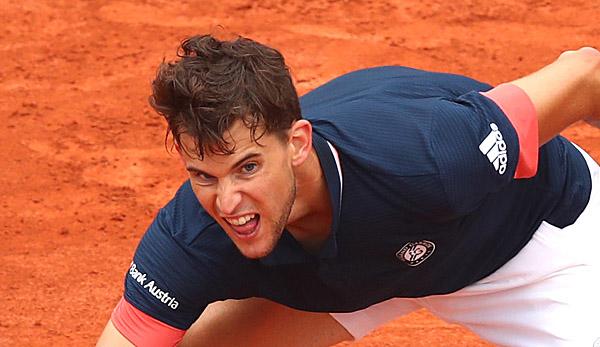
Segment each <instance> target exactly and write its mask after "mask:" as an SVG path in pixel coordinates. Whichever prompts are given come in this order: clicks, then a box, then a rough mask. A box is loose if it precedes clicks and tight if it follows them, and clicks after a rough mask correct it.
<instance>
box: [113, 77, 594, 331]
mask: <svg viewBox="0 0 600 347" xmlns="http://www.w3.org/2000/svg"><path fill="white" fill-rule="evenodd" d="M490 88H491V87H490V86H489V85H486V84H483V83H480V82H477V81H474V80H472V79H469V78H465V77H461V76H457V75H451V74H441V73H431V72H424V71H419V70H414V69H409V68H403V67H380V68H373V69H366V70H360V71H356V72H353V73H350V74H347V75H344V76H341V77H339V78H337V79H335V80H333V81H331V82H329V83H327V84H325V85H323V86H321V87H319V88H317V89H315V90H314V91H312V92H310V93H308V94H307V95H305V96H303V97H302V98H301V106H302V112H303V116H304V117H305V118H306V119H308V120H310V121H311V123H312V125H313V130H314V138H313V146H314V148H315V150H316V152H317V154H318V157H319V160H320V163H321V166H322V168H323V172H324V175H325V178H326V181H327V185H328V187H329V190H330V196H331V199H332V201H331V203H332V207H333V223H332V230H331V235H330V237H329V239H328V240H327V241H326V243H325V245H324V246H323V248H322V249H321V251H320V253H319V254H318V255H316V256H313V255H310V254H308V253H307V252H305V251H304V250H303V248H302V247H301V246H300V245H299V244H298V243H297V242H296V240H295V239H294V238H293V237H292V236H291V234H290V233H288V232H287V231H284V233H283V236H282V238H281V240H280V241H279V243H278V244H277V246H276V248H275V249H274V251H273V252H272V253H271V254H269V255H268V256H266V257H264V258H262V259H259V260H250V259H246V258H244V257H243V256H242V255H241V254H240V253H239V251H238V250H237V249H236V247H235V246H234V244H233V243H232V242H231V241H230V240H229V238H228V237H227V235H226V234H225V232H224V231H223V230H221V228H220V227H219V225H218V224H217V223H216V222H215V221H214V220H212V218H211V217H210V216H209V215H208V214H207V213H206V212H205V211H204V210H203V209H202V207H201V206H200V204H199V203H198V201H197V199H196V198H195V196H194V194H193V192H192V190H191V187H190V183H189V182H186V183H184V184H183V185H182V186H181V188H180V189H179V190H178V192H177V193H176V194H175V197H174V198H173V199H172V200H171V201H170V202H169V203H168V204H167V205H166V206H165V207H164V208H162V209H161V210H160V212H159V213H158V215H157V216H156V218H155V220H154V222H153V223H152V225H151V226H150V227H149V228H148V230H147V232H146V234H145V235H144V237H143V238H142V240H141V242H140V244H139V246H138V248H137V251H136V253H135V256H134V259H133V262H132V264H131V267H130V269H129V271H128V273H127V274H126V279H125V294H124V296H125V299H126V301H127V302H128V303H129V304H131V305H133V306H134V307H135V308H137V309H138V310H140V311H142V312H144V313H146V314H148V315H149V316H151V317H154V318H155V319H157V320H159V321H161V322H164V323H166V324H168V325H170V326H172V327H174V328H177V329H187V328H188V327H189V326H190V325H191V324H192V323H193V322H194V321H195V320H196V319H197V318H198V316H199V315H200V314H201V313H202V311H203V310H204V308H205V307H206V305H208V304H209V303H211V302H214V301H217V300H223V299H228V298H237V299H240V298H247V297H264V298H268V299H271V300H274V301H276V302H279V303H282V304H285V305H287V306H290V307H294V308H298V309H303V310H309V311H321V312H349V311H354V310H357V309H362V308H365V307H367V306H369V305H372V304H374V303H377V302H380V301H382V300H386V299H389V298H392V297H422V296H427V295H432V294H445V293H450V292H454V291H456V290H458V289H460V288H463V287H465V286H467V285H469V284H471V283H474V282H476V281H477V280H479V279H481V278H483V277H485V276H487V275H489V274H490V273H492V272H494V271H495V270H496V269H498V268H500V267H501V266H502V265H503V264H504V263H506V262H507V261H508V260H509V259H511V258H512V257H514V256H515V255H516V254H517V253H518V252H519V250H521V249H522V248H523V247H524V245H525V244H527V242H528V241H529V240H530V238H531V236H532V234H533V232H534V231H535V230H536V229H537V228H538V226H539V225H540V224H541V223H542V221H546V222H548V223H551V224H553V225H555V226H558V227H564V226H566V225H570V224H572V223H573V222H574V221H575V220H576V219H577V217H578V215H579V214H580V213H581V211H582V210H583V208H584V207H585V205H586V204H587V201H588V198H589V194H590V189H591V182H590V177H589V172H588V170H587V166H586V164H585V161H584V159H583V158H582V156H581V154H580V153H579V152H578V151H577V150H576V149H575V147H574V146H573V145H572V144H571V143H570V142H568V141H567V140H565V139H564V138H562V137H556V138H554V139H553V140H551V141H550V142H548V143H546V144H545V145H544V146H542V147H541V148H540V149H539V153H538V156H537V160H538V162H537V170H536V171H535V170H534V172H535V174H534V176H532V177H530V178H523V179H515V177H519V175H515V173H516V172H517V167H518V163H519V156H520V155H522V153H521V150H520V140H519V137H518V134H519V132H518V131H517V130H515V127H514V126H513V125H512V124H511V121H510V120H509V119H508V118H507V115H506V114H505V113H504V112H503V111H502V109H501V108H500V107H499V106H498V105H497V104H496V103H495V102H494V101H492V99H490V98H488V97H486V96H484V95H482V93H481V92H485V91H488V90H489V89H490ZM328 142H329V143H330V144H331V145H332V146H333V147H334V148H335V150H336V151H337V154H338V155H339V160H340V165H341V171H342V175H341V176H342V179H343V186H342V184H341V182H340V175H339V172H338V169H337V166H336V163H335V160H334V155H333V153H332V150H331V148H330V147H329V146H328ZM521 143H522V141H521ZM342 187H343V188H342ZM342 189H343V192H342Z"/></svg>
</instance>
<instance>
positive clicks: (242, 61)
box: [149, 35, 301, 159]
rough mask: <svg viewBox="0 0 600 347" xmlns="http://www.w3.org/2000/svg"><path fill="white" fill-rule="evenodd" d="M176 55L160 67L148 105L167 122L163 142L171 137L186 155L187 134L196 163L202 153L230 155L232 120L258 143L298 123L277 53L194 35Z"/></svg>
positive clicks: (248, 43) (297, 109)
mask: <svg viewBox="0 0 600 347" xmlns="http://www.w3.org/2000/svg"><path fill="white" fill-rule="evenodd" d="M177 56H178V57H179V59H178V60H176V61H171V62H165V61H163V63H162V64H161V65H160V66H159V68H158V72H157V74H156V78H155V80H154V81H153V82H152V95H151V96H150V97H149V102H150V105H151V106H152V107H153V108H154V109H155V110H156V111H157V112H158V113H159V114H160V115H162V116H163V117H165V119H166V120H167V124H168V128H167V135H166V138H165V141H166V140H167V138H168V136H169V133H171V134H172V136H173V139H174V142H175V144H176V145H178V146H180V147H181V148H183V149H184V150H186V151H187V150H188V149H186V148H184V146H181V134H183V133H186V134H187V135H189V136H191V137H192V138H193V139H195V142H196V143H195V145H196V148H195V149H196V152H195V153H193V154H194V155H197V156H198V157H199V158H200V159H202V158H204V155H205V153H206V151H207V150H208V151H209V152H210V153H218V154H231V153H233V151H234V150H235V148H234V146H232V145H231V144H230V143H228V142H227V141H226V140H225V139H224V133H225V132H226V131H227V130H228V129H229V128H230V126H232V125H233V123H234V122H235V121H236V120H241V121H243V123H244V125H245V126H246V127H248V128H249V129H250V131H251V136H252V139H253V140H254V141H255V142H257V140H258V139H260V137H262V136H263V135H264V134H265V133H274V134H277V135H280V136H281V138H285V135H286V134H287V132H286V130H288V129H289V128H290V126H291V125H292V123H293V122H294V121H295V120H298V119H300V118H301V112H300V104H299V100H298V95H297V93H296V89H295V88H294V85H293V82H292V79H291V77H290V72H289V68H288V67H287V66H286V65H285V61H284V58H283V56H282V54H281V53H280V52H278V51H277V50H275V49H273V48H270V47H267V46H265V45H263V44H260V43H258V42H255V41H253V40H250V39H248V38H244V37H241V36H240V37H238V38H236V39H234V40H231V41H221V40H218V39H216V38H214V37H213V36H211V35H199V36H193V37H190V38H188V39H186V40H184V41H183V42H182V44H181V46H180V47H179V49H178V52H177ZM257 143H258V142H257ZM188 153H189V152H188Z"/></svg>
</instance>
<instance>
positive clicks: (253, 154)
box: [185, 152, 260, 177]
mask: <svg viewBox="0 0 600 347" xmlns="http://www.w3.org/2000/svg"><path fill="white" fill-rule="evenodd" d="M258 156H260V153H258V152H250V153H248V154H246V155H244V156H243V157H242V158H241V159H239V160H238V161H236V162H235V163H234V164H233V165H231V168H230V169H234V168H236V167H238V166H240V165H241V164H242V163H243V162H245V161H246V160H248V159H252V158H255V157H258ZM185 169H186V170H187V171H192V172H197V173H199V174H202V175H205V176H208V177H213V176H212V175H210V174H208V173H206V172H204V171H202V170H200V169H198V168H197V167H195V166H192V165H186V167H185Z"/></svg>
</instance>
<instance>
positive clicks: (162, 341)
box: [110, 298, 185, 347]
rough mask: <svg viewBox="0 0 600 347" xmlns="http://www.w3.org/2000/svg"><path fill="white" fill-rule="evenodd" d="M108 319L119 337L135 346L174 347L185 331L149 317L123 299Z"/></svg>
mask: <svg viewBox="0 0 600 347" xmlns="http://www.w3.org/2000/svg"><path fill="white" fill-rule="evenodd" d="M110 319H111V321H112V323H113V325H114V326H115V328H117V330H118V331H119V332H120V333H121V335H123V336H124V337H125V338H126V339H127V340H129V342H131V343H133V344H134V345H136V346H157V347H158V346H176V345H177V344H178V343H179V341H181V339H182V338H183V335H184V334H185V330H181V329H177V328H174V327H172V326H170V325H167V324H165V323H163V322H161V321H159V320H157V319H155V318H152V317H150V316H149V315H147V314H146V313H144V312H142V311H140V310H138V309H137V308H135V307H133V305H131V304H130V303H129V302H127V301H126V300H125V299H124V298H121V300H120V301H119V303H118V304H117V307H115V309H114V310H113V313H112V316H111V317H110Z"/></svg>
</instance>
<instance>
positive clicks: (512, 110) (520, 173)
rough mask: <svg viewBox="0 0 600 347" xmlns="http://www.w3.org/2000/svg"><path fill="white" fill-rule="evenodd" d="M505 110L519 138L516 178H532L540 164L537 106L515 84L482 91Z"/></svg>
mask: <svg viewBox="0 0 600 347" xmlns="http://www.w3.org/2000/svg"><path fill="white" fill-rule="evenodd" d="M481 94H483V95H484V96H486V97H488V98H489V99H491V100H492V101H493V102H494V103H495V104H496V105H498V107H499V108H500V109H501V110H502V112H504V114H505V115H506V117H507V118H508V119H509V120H510V122H511V124H512V126H513V127H514V128H515V131H516V132H517V137H518V138H519V149H520V150H519V161H518V163H517V168H516V170H515V175H514V178H515V179H516V178H530V177H533V176H535V174H536V173H537V166H538V147H539V141H538V121H537V113H536V111H535V107H534V106H533V103H532V102H531V99H529V96H528V95H527V94H526V93H525V92H524V91H523V89H521V88H519V87H517V86H515V85H513V84H508V83H505V84H501V85H499V86H497V87H496V88H494V89H492V90H490V91H487V92H483V93H481Z"/></svg>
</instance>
